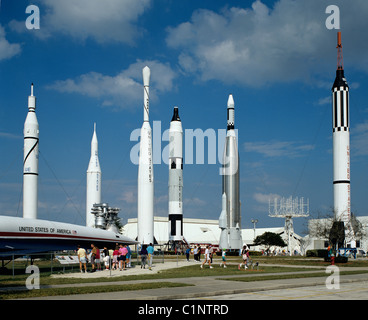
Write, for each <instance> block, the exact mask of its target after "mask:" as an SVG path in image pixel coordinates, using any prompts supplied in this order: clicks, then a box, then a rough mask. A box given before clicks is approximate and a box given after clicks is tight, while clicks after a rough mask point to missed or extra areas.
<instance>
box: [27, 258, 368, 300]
mask: <svg viewBox="0 0 368 320" xmlns="http://www.w3.org/2000/svg"><path fill="white" fill-rule="evenodd" d="M188 265H193V262H189V263H188V262H186V261H178V262H174V261H173V262H169V261H167V262H165V263H157V264H154V265H153V268H152V271H150V270H148V269H140V268H139V267H135V268H132V269H128V270H126V271H115V270H114V271H111V272H110V271H108V270H107V271H98V272H95V273H87V274H85V273H83V274H81V273H79V272H77V273H73V274H66V275H54V276H53V277H76V278H87V277H88V278H94V277H96V278H97V277H108V278H111V282H103V283H85V284H73V285H52V286H44V288H46V287H47V288H58V287H70V286H73V287H77V286H94V285H96V286H99V285H104V286H105V285H109V284H111V285H128V284H132V283H145V282H174V283H186V284H190V285H191V286H187V287H176V288H160V289H146V290H135V291H121V292H108V293H94V294H79V295H70V296H52V297H42V298H32V300H39V299H40V300H45V299H47V300H151V301H152V300H173V299H174V300H175V299H186V300H187V299H211V297H212V298H215V297H216V296H222V297H226V298H224V299H229V295H238V294H249V293H253V294H254V293H261V294H264V296H267V293H269V292H276V290H278V291H280V292H281V291H285V290H289V292H290V289H293V290H294V292H293V293H292V295H293V296H295V297H300V299H303V298H302V297H304V296H308V297H309V298H310V296H311V295H310V294H305V293H304V290H307V288H310V287H315V286H320V287H321V288H322V289H323V288H324V290H325V291H326V292H332V291H331V289H328V288H327V286H326V281H327V282H328V277H329V276H330V274H328V273H326V277H311V278H301V279H284V280H267V281H252V282H241V281H231V279H232V278H235V277H239V276H244V277H247V276H252V277H254V276H255V275H259V276H264V275H265V274H264V273H262V274H261V273H260V274H255V273H251V274H248V275H247V274H246V272H244V273H242V274H241V275H229V276H207V277H203V278H200V277H193V278H172V279H157V280H156V279H152V280H133V281H114V277H117V276H121V275H132V274H135V275H138V274H150V273H152V274H153V273H156V272H158V271H160V270H165V269H170V268H180V267H183V266H188ZM197 265H198V268H199V264H197ZM214 266H215V268H219V266H218V264H215V265H214ZM229 267H230V266H229ZM231 267H234V266H231ZM295 267H298V268H300V267H301V266H295ZM206 268H208V266H206ZM310 269H311V270H310V271H308V272H309V273H315V272H321V270H322V271H325V270H326V269H325V268H322V269H321V268H316V267H310ZM342 269H343V270H351V269H353V270H356V269H358V268H341V270H342ZM360 269H362V268H360ZM178 272H180V269H178ZM301 273H306V272H305V271H303V272H301ZM293 274H295V272H293ZM220 278H221V279H220ZM224 278H226V279H227V280H222V279H224ZM339 283H340V284H344V292H345V293H344V294H342V295H341V297H343V298H344V299H349V284H353V283H360V285H361V288H360V292H361V297H362V299H368V274H359V275H340V276H339ZM341 287H342V286H340V289H339V290H341ZM42 288H43V287H42V285H41V289H42ZM365 288H366V290H365ZM308 290H309V289H308ZM334 290H337V289H334ZM319 294H320V292H319ZM248 296H249V295H248ZM253 296H254V295H253ZM316 296H317V295H316ZM270 297H274V299H275V300H281V299H283V297H282V295H280V294H275V295H272V294H271V295H270V294H269V295H268V297H267V298H270ZM330 297H331V296H330ZM258 298H259V299H262V298H263V297H262V295H260V296H259V297H258ZM326 298H327V299H328V295H327V297H326ZM235 299H245V296H237V298H235Z"/></svg>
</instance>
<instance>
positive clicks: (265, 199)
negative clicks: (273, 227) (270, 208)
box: [253, 193, 281, 204]
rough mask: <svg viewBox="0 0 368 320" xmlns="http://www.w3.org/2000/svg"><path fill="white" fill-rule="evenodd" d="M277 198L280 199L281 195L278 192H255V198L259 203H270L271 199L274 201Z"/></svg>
mask: <svg viewBox="0 0 368 320" xmlns="http://www.w3.org/2000/svg"><path fill="white" fill-rule="evenodd" d="M275 198H277V199H280V198H281V196H280V195H278V194H276V193H268V194H265V193H254V194H253V199H254V200H256V201H257V202H258V203H262V204H268V203H269V201H270V200H271V201H273V200H274V199H275Z"/></svg>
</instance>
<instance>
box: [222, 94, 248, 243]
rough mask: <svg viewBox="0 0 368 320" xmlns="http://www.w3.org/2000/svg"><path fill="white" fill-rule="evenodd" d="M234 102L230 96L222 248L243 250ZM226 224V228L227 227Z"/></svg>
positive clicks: (223, 184)
mask: <svg viewBox="0 0 368 320" xmlns="http://www.w3.org/2000/svg"><path fill="white" fill-rule="evenodd" d="M234 120H235V116H234V100H233V96H232V95H230V96H229V100H228V106H227V134H226V140H225V148H224V155H223V164H222V172H221V174H222V211H221V215H220V219H219V227H220V229H221V235H220V248H226V249H241V248H242V242H243V241H242V236H241V230H240V226H241V214H240V197H239V153H238V148H237V141H236V135H235V130H234ZM225 223H226V227H225Z"/></svg>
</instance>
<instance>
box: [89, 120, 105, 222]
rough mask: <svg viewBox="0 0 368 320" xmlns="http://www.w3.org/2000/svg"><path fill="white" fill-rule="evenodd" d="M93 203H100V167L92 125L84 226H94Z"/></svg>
mask: <svg viewBox="0 0 368 320" xmlns="http://www.w3.org/2000/svg"><path fill="white" fill-rule="evenodd" d="M95 203H101V167H100V161H99V160H98V141H97V135H96V124H94V130H93V136H92V141H91V158H90V160H89V165H88V169H87V191H86V226H87V227H94V226H95V215H94V214H92V208H93V205H94V204H95Z"/></svg>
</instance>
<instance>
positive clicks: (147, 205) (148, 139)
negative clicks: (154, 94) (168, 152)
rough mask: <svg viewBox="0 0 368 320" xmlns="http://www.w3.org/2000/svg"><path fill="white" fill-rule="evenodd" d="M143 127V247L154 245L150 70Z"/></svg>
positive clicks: (140, 165) (140, 185) (145, 74)
mask: <svg viewBox="0 0 368 320" xmlns="http://www.w3.org/2000/svg"><path fill="white" fill-rule="evenodd" d="M142 73H143V86H144V93H143V104H144V107H143V125H142V128H141V140H140V145H139V163H138V223H137V234H138V242H140V243H141V245H147V244H150V243H153V239H154V237H153V228H154V225H153V194H154V184H153V157H152V131H151V126H150V123H149V81H150V74H151V72H150V69H149V68H148V67H147V66H146V67H144V68H143V71H142Z"/></svg>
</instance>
